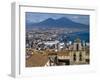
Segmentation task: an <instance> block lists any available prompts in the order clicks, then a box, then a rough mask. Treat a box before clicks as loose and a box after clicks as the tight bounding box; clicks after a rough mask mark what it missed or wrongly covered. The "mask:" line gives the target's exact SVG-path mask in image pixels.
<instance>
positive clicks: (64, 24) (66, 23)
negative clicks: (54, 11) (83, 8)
mask: <svg viewBox="0 0 100 80" xmlns="http://www.w3.org/2000/svg"><path fill="white" fill-rule="evenodd" d="M26 27H27V28H34V27H37V28H41V27H43V28H54V27H57V28H78V29H88V28H89V25H85V24H81V23H76V22H74V21H71V20H70V19H68V18H65V17H61V18H59V19H52V18H48V19H46V20H44V21H41V22H38V23H28V22H26Z"/></svg>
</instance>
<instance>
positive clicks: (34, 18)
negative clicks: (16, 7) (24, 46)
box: [26, 12, 89, 24]
mask: <svg viewBox="0 0 100 80" xmlns="http://www.w3.org/2000/svg"><path fill="white" fill-rule="evenodd" d="M61 17H66V18H68V19H70V20H72V21H75V22H78V23H83V24H89V15H76V14H58V13H57V14H55V13H35V12H26V21H27V22H32V23H38V22H41V21H43V20H45V19H48V18H53V19H58V18H61Z"/></svg>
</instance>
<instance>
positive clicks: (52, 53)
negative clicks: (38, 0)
mask: <svg viewBox="0 0 100 80" xmlns="http://www.w3.org/2000/svg"><path fill="white" fill-rule="evenodd" d="M25 17H26V23H25V24H26V39H25V40H26V41H25V42H26V43H25V44H26V46H25V47H26V53H25V61H26V62H25V63H26V64H25V66H26V67H43V66H47V67H48V66H68V65H88V64H89V63H90V32H89V15H79V14H60V13H36V12H26V13H25Z"/></svg>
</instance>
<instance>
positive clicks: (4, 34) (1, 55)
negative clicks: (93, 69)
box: [0, 0, 100, 80]
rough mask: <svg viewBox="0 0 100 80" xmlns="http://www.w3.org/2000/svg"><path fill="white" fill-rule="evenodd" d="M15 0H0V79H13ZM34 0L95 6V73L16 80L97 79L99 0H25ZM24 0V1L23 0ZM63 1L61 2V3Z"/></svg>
mask: <svg viewBox="0 0 100 80" xmlns="http://www.w3.org/2000/svg"><path fill="white" fill-rule="evenodd" d="M12 1H15V0H1V2H0V80H14V78H12V77H10V70H11V69H10V67H11V66H10V64H11V62H10V61H11V2H12ZM16 1H19V0H16ZM23 1H24V0H23ZM27 1H34V4H43V3H47V4H48V5H56V4H62V5H67V4H72V5H74V4H78V5H84V6H87V7H88V6H91V5H92V6H96V7H97V9H98V11H97V26H96V28H97V35H95V36H94V38H96V39H97V41H96V43H94V45H97V47H96V50H97V52H98V57H97V62H98V66H97V73H91V74H88V73H87V74H85V73H83V74H70V73H69V74H68V75H62V76H57V75H56V76H52V77H51V76H47V75H44V76H42V77H38V78H36V77H33V78H28V77H27V78H18V80H21V79H22V80H32V79H33V80H84V79H85V80H99V79H100V77H99V74H100V69H99V68H100V62H99V61H100V58H99V56H100V52H99V45H98V44H99V43H100V37H99V34H100V31H99V30H100V22H99V21H100V15H99V13H100V5H99V0H27ZM25 2H26V1H25ZM62 2H63V3H62ZM50 3H52V4H50Z"/></svg>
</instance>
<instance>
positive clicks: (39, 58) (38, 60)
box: [26, 54, 48, 67]
mask: <svg viewBox="0 0 100 80" xmlns="http://www.w3.org/2000/svg"><path fill="white" fill-rule="evenodd" d="M47 61H48V56H47V55H42V54H33V55H32V56H31V57H30V58H29V59H27V60H26V67H40V66H45V64H46V63H47Z"/></svg>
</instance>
